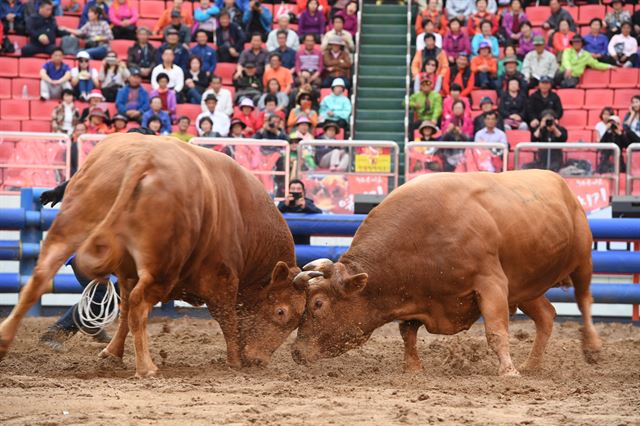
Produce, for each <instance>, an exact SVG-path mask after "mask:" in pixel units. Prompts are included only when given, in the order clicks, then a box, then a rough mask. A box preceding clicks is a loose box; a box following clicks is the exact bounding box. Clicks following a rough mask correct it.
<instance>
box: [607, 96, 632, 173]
mask: <svg viewBox="0 0 640 426" xmlns="http://www.w3.org/2000/svg"><path fill="white" fill-rule="evenodd" d="M639 101H640V99H639ZM605 126H606V127H605V129H604V133H603V135H602V137H601V138H600V143H614V144H616V145H617V146H618V148H620V153H621V155H620V172H621V173H624V172H626V165H625V162H624V157H625V156H624V155H622V153H623V152H624V150H625V149H627V148H628V147H629V145H631V144H632V143H638V142H640V136H638V135H636V134H635V133H634V132H632V131H631V130H630V129H629V128H627V127H625V126H623V125H622V122H621V121H620V117H618V116H616V115H612V116H611V117H609V119H608V120H607V123H606V124H605ZM614 171H615V170H614V164H613V151H611V150H602V151H600V158H599V161H598V170H597V172H598V173H613V172H614Z"/></svg>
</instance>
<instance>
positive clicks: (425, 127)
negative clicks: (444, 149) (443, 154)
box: [412, 120, 440, 142]
mask: <svg viewBox="0 0 640 426" xmlns="http://www.w3.org/2000/svg"><path fill="white" fill-rule="evenodd" d="M439 131H440V129H438V126H437V125H436V123H434V122H433V121H431V120H425V121H423V122H422V123H420V127H418V134H419V135H418V137H417V138H415V139H414V140H413V142H435V141H437V140H438V138H436V135H437V134H438V132H439ZM412 136H413V135H412Z"/></svg>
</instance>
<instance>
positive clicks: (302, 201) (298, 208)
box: [278, 179, 322, 213]
mask: <svg viewBox="0 0 640 426" xmlns="http://www.w3.org/2000/svg"><path fill="white" fill-rule="evenodd" d="M278 210H280V211H281V212H282V213H322V210H320V209H319V208H318V207H316V205H315V204H313V201H312V200H311V199H310V198H306V197H305V193H304V183H302V181H301V180H298V179H293V180H292V181H291V182H289V195H287V197H286V198H285V200H284V201H280V203H279V204H278Z"/></svg>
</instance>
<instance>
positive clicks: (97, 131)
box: [85, 108, 111, 135]
mask: <svg viewBox="0 0 640 426" xmlns="http://www.w3.org/2000/svg"><path fill="white" fill-rule="evenodd" d="M106 121H107V115H106V113H105V112H104V111H103V110H102V108H93V109H92V110H91V112H90V113H89V118H88V120H87V121H86V123H85V125H86V126H87V134H90V135H107V134H109V133H111V127H109V125H108V124H107V123H106Z"/></svg>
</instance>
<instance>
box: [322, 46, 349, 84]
mask: <svg viewBox="0 0 640 426" xmlns="http://www.w3.org/2000/svg"><path fill="white" fill-rule="evenodd" d="M344 47H345V46H344V40H343V39H342V38H340V37H338V36H333V38H331V39H330V40H329V49H328V50H326V51H325V52H324V55H323V57H322V62H323V66H324V75H325V76H324V78H323V80H322V87H330V86H331V84H332V82H333V80H334V79H336V78H340V79H342V80H343V82H344V84H345V87H346V88H347V89H348V88H350V87H351V83H350V82H351V56H350V55H349V54H348V53H347V52H346V50H345V48H344Z"/></svg>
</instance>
